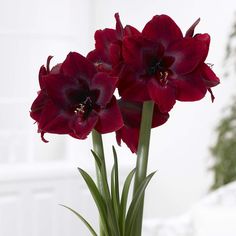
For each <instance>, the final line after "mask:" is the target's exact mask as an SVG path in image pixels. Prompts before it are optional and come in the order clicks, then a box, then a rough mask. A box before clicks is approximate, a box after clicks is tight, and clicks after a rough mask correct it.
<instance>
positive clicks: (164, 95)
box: [147, 78, 175, 112]
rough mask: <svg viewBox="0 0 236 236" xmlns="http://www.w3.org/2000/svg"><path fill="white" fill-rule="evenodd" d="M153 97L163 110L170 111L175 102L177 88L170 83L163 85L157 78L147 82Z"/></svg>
mask: <svg viewBox="0 0 236 236" xmlns="http://www.w3.org/2000/svg"><path fill="white" fill-rule="evenodd" d="M147 87H148V92H149V95H150V97H151V99H152V100H153V101H154V102H155V103H157V105H158V107H159V109H160V111H161V112H169V111H170V110H171V109H172V108H173V106H174V104H175V90H174V88H172V87H171V86H169V85H165V86H162V85H160V84H159V83H158V81H157V80H156V79H155V78H152V79H150V81H149V82H148V84H147Z"/></svg>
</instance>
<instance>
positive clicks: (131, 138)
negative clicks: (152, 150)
mask: <svg viewBox="0 0 236 236" xmlns="http://www.w3.org/2000/svg"><path fill="white" fill-rule="evenodd" d="M138 139H139V129H136V128H130V127H128V126H125V125H124V126H123V127H122V128H121V129H119V130H118V131H116V141H117V143H118V145H121V140H122V141H123V142H124V143H125V144H126V145H127V146H128V148H129V149H130V151H131V152H132V153H137V149H138Z"/></svg>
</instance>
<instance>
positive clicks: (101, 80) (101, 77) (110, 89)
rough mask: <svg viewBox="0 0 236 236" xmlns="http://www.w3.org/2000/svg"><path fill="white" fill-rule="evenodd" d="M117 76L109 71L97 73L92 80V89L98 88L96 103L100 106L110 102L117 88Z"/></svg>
mask: <svg viewBox="0 0 236 236" xmlns="http://www.w3.org/2000/svg"><path fill="white" fill-rule="evenodd" d="M117 79H118V78H116V77H111V76H109V75H108V74H107V73H102V72H101V73H97V74H96V75H95V76H94V77H93V79H92V82H91V87H90V89H91V90H98V97H97V100H96V103H97V104H98V105H100V106H106V104H107V103H109V102H110V100H111V98H112V95H113V93H114V90H115V88H116V82H117Z"/></svg>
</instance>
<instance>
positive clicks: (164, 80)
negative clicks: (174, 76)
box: [159, 71, 169, 85]
mask: <svg viewBox="0 0 236 236" xmlns="http://www.w3.org/2000/svg"><path fill="white" fill-rule="evenodd" d="M159 73H160V82H161V84H162V85H166V84H167V82H168V81H167V77H168V75H169V73H168V71H164V72H162V71H160V72H159Z"/></svg>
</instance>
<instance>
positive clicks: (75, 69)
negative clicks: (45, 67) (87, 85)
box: [61, 52, 96, 81]
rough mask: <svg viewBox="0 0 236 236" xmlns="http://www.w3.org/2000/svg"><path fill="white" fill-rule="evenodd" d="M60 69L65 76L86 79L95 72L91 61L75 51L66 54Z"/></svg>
mask: <svg viewBox="0 0 236 236" xmlns="http://www.w3.org/2000/svg"><path fill="white" fill-rule="evenodd" d="M61 71H62V73H63V74H64V76H66V77H72V78H74V79H79V78H86V79H87V80H88V81H89V79H91V78H92V77H93V76H94V74H95V73H96V69H95V67H94V65H93V63H91V62H90V61H89V60H88V59H86V58H85V57H84V56H82V55H80V54H79V53H76V52H70V53H69V54H68V55H67V57H66V60H65V61H64V62H63V63H62V65H61ZM78 75H79V77H78Z"/></svg>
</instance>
